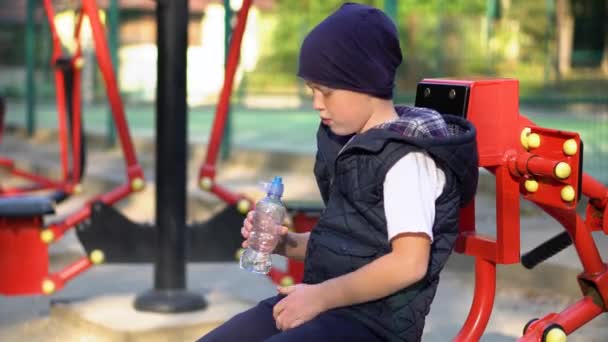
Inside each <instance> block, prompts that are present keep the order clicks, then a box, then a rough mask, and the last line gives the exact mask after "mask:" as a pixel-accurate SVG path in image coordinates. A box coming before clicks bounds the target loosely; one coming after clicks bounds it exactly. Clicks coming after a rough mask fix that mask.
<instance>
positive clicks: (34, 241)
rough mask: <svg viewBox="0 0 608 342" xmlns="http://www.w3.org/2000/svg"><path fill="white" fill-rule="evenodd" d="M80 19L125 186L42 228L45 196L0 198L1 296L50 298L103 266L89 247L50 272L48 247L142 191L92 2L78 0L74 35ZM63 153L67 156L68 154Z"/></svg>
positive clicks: (49, 209) (100, 254)
mask: <svg viewBox="0 0 608 342" xmlns="http://www.w3.org/2000/svg"><path fill="white" fill-rule="evenodd" d="M44 8H45V12H46V15H47V17H48V19H49V23H50V25H51V34H52V36H53V40H54V42H56V43H57V41H56V40H58V39H59V38H58V36H57V32H56V30H55V29H54V24H53V18H54V16H55V14H54V11H53V7H52V4H51V0H44ZM84 15H86V16H87V17H88V18H89V21H90V25H91V30H92V33H93V40H94V43H95V53H96V57H97V62H98V65H99V68H100V71H101V74H102V76H103V79H104V81H105V85H106V91H107V96H108V101H109V103H110V108H111V110H112V115H113V119H114V123H115V125H116V128H117V131H118V136H119V138H120V143H121V147H122V151H123V154H124V158H125V164H126V178H127V181H126V183H125V184H122V185H120V186H118V187H116V188H114V189H112V190H111V191H109V192H107V193H104V194H102V195H99V196H96V197H94V198H92V199H90V200H89V201H88V202H87V204H85V205H84V207H82V208H80V209H79V210H78V211H76V212H75V213H72V214H70V215H68V216H67V217H66V218H64V219H62V220H60V221H58V222H54V223H52V224H49V225H47V226H44V224H43V217H44V216H45V215H50V214H53V213H54V206H53V205H54V203H53V202H52V201H51V199H50V198H48V197H38V196H25V195H22V196H14V197H5V198H0V271H1V272H2V273H3V274H7V275H10V276H7V277H0V294H4V295H30V294H40V293H44V294H51V293H53V292H55V291H57V290H60V289H61V288H62V287H63V286H64V285H65V283H66V282H67V281H69V280H70V279H72V278H74V277H76V276H77V275H78V274H80V273H82V272H84V271H85V270H87V269H88V268H90V267H91V266H92V265H94V264H97V263H100V262H103V261H104V259H105V251H104V250H103V249H94V250H90V251H88V253H87V254H88V255H87V256H85V257H82V258H81V259H80V260H78V261H76V262H74V263H72V264H70V265H68V266H67V267H65V268H64V269H62V270H60V271H58V272H55V273H52V274H49V271H48V263H49V260H48V259H49V257H48V244H50V243H52V242H55V241H57V240H58V239H60V238H61V237H62V236H63V234H64V233H65V232H66V231H67V230H68V229H70V228H72V227H74V226H76V225H80V224H85V223H86V222H88V221H89V220H90V217H91V215H92V212H93V210H92V208H93V206H96V207H97V206H100V205H112V204H114V203H115V202H117V201H119V200H121V199H123V198H125V197H127V196H129V195H130V194H131V193H133V192H135V191H140V190H142V189H143V187H144V177H143V172H142V169H141V167H140V166H139V164H138V162H137V159H136V157H135V151H134V149H133V145H132V141H131V137H130V134H129V128H128V126H127V122H126V118H125V113H124V109H123V104H122V101H121V99H120V94H119V92H118V87H117V85H116V79H115V77H114V71H113V67H112V62H111V59H110V53H109V49H108V45H107V41H106V37H105V33H104V29H103V25H102V24H101V21H100V19H99V11H98V8H97V5H96V2H95V0H83V1H82V8H81V11H80V14H79V17H78V18H79V19H78V24H77V29H76V33H75V34H76V37H78V36H79V32H80V29H81V23H82V18H83V16H84ZM56 43H55V44H54V46H55V49H54V52H53V60H54V61H58V60H59V59H60V53H61V50H60V49H59V48H58V45H57V44H56ZM79 51H80V49H78V50H77V53H76V55H75V57H74V58H72V59H70V60H69V62H68V63H69V64H70V65H73V66H77V65H78V64H79V63H80V62H78V61H79V60H80V59H79V58H80V57H79V56H80V52H79ZM76 69H77V68H76ZM77 74H79V73H78V72H76V73H75V77H74V88H77V87H79V85H80V81H79V79H80V78H79V76H76V75H77ZM55 76H56V78H55V79H56V80H57V88H58V89H63V84H62V82H63V74H62V73H61V71H60V70H56V72H55ZM78 94H79V93H78V92H77V91H75V92H74V95H75V96H74V97H75V98H74V99H73V100H74V104H77V103H79V102H80V100H79V98H78V99H76V97H78V96H79V95H78ZM57 103H58V107H59V109H60V112H62V110H63V113H65V97H64V96H63V95H62V94H61V91H58V96H57ZM73 109H74V122H73V127H80V124H81V123H80V109H79V107H78V105H74V107H73ZM60 120H61V115H60ZM65 128H66V124H65V122H63V123H60V130H61V129H63V130H64V132H63V133H61V134H62V136H65V135H66V132H65ZM72 139H73V141H72V142H73V145H74V151H75V152H74V153H75V154H74V156H73V157H74V158H76V159H75V160H78V159H77V158H78V156H79V155H80V146H81V144H80V136H79V135H77V134H76V135H74V136H73V137H72ZM62 148H63V149H65V148H66V147H65V146H63V147H62ZM64 152H65V151H64ZM62 155H64V156H67V153H64V154H62ZM63 165H64V172H65V170H66V169H65V165H66V164H65V163H64V164H63ZM73 167H74V173H73V175H72V176H78V177H76V178H74V179H79V175H80V169H79V163H75V164H74V166H73ZM64 176H65V175H64Z"/></svg>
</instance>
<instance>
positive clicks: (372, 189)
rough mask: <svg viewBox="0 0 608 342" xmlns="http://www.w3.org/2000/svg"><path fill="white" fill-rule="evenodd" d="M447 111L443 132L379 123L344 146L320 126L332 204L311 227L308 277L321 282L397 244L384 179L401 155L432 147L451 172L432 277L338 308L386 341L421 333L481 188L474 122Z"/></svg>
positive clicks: (325, 192)
mask: <svg viewBox="0 0 608 342" xmlns="http://www.w3.org/2000/svg"><path fill="white" fill-rule="evenodd" d="M437 115H439V114H437ZM444 119H445V121H446V123H447V125H448V129H449V132H450V134H449V136H447V137H443V138H432V139H424V138H422V139H421V138H412V137H408V136H403V135H401V134H399V133H397V132H394V131H391V130H388V129H383V128H373V129H370V130H368V131H366V132H365V133H362V134H358V135H356V136H354V138H353V139H352V140H351V141H350V142H348V144H346V146H344V145H345V143H346V141H347V139H348V138H345V137H339V136H336V135H334V134H333V133H331V131H330V130H329V129H328V128H327V127H326V126H324V125H321V126H320V128H319V131H318V134H317V143H318V151H317V160H316V163H315V176H316V178H317V182H318V185H319V188H320V191H321V194H322V197H323V199H324V201H325V204H326V209H325V211H324V212H323V214H322V215H321V217H320V219H319V221H318V223H317V225H316V226H315V227H314V229H313V230H312V232H311V234H310V239H309V241H308V247H307V251H306V259H305V271H304V283H308V284H316V283H320V282H323V281H325V280H327V279H330V278H335V277H338V276H341V275H343V274H346V273H349V272H352V271H354V270H356V269H358V268H360V267H362V266H363V265H365V264H368V263H370V262H371V261H373V260H374V259H377V258H379V257H381V256H383V255H385V254H387V253H389V252H390V251H391V246H390V242H389V241H388V238H387V228H386V217H385V214H384V201H383V182H384V178H385V175H386V173H387V172H388V170H389V169H390V168H391V167H392V166H393V165H394V164H395V163H396V162H397V161H398V160H399V159H401V158H402V157H403V156H405V155H406V154H407V153H409V152H411V151H420V150H423V151H426V152H427V153H429V155H430V156H432V158H433V159H434V160H435V162H436V164H437V165H438V167H440V168H441V169H442V170H443V171H444V173H445V175H446V185H445V187H444V191H443V193H442V194H441V195H440V197H439V198H438V199H437V200H436V203H435V205H436V213H435V222H434V225H433V234H434V241H433V244H432V246H431V258H430V263H429V267H428V272H427V275H426V277H425V278H424V279H423V280H421V281H419V282H418V283H416V284H413V285H411V286H410V287H408V288H405V289H402V290H400V291H398V292H396V293H394V294H392V295H390V296H387V297H384V298H382V299H379V300H375V301H372V302H367V303H363V304H358V305H354V306H350V307H345V308H340V309H338V310H340V311H343V312H344V313H346V314H348V315H350V316H352V317H355V318H356V319H358V320H360V321H362V322H363V323H364V324H366V325H367V326H368V327H369V328H371V329H372V330H373V331H375V332H376V333H377V334H378V335H379V336H381V337H383V338H384V339H385V340H387V341H419V340H420V338H421V336H422V331H423V328H424V320H425V316H426V315H427V314H428V312H429V310H430V304H431V301H432V300H433V297H434V295H435V291H436V289H437V284H438V282H439V272H440V271H441V269H442V268H443V266H444V265H445V263H446V261H447V258H448V256H449V255H450V253H451V251H452V248H453V246H454V242H455V240H456V235H457V232H458V212H459V208H460V207H462V206H464V204H466V203H467V202H468V201H470V200H471V199H472V198H473V196H474V194H475V191H476V187H477V176H478V168H477V158H478V157H477V146H476V142H475V129H474V127H473V126H472V125H471V124H470V123H469V122H468V121H466V120H464V119H462V118H459V117H454V116H445V117H444ZM343 147H344V149H343V150H341V149H342V148H343ZM404 191H407V189H404ZM395 271H398V270H395ZM402 271H403V272H407V270H406V269H404V270H402Z"/></svg>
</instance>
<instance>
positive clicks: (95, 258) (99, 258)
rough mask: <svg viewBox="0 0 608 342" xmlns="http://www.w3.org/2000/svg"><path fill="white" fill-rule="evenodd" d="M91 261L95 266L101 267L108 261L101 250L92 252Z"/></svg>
mask: <svg viewBox="0 0 608 342" xmlns="http://www.w3.org/2000/svg"><path fill="white" fill-rule="evenodd" d="M89 260H91V262H92V263H93V264H95V265H99V264H101V263H103V262H104V261H105V260H106V256H105V254H104V253H103V252H102V251H101V250H99V249H96V250H94V251H92V252H91V255H89Z"/></svg>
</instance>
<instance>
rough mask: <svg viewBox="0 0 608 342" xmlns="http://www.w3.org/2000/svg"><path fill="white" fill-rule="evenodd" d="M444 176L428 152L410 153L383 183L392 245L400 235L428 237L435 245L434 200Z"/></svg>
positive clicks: (394, 166)
mask: <svg viewBox="0 0 608 342" xmlns="http://www.w3.org/2000/svg"><path fill="white" fill-rule="evenodd" d="M444 185H445V174H444V173H443V171H442V170H441V169H440V168H438V167H437V166H436V164H435V161H434V160H433V159H432V158H431V157H430V156H429V155H428V154H426V153H425V152H410V153H408V154H406V155H405V156H404V157H403V158H401V159H400V160H399V161H397V163H395V165H393V166H392V167H391V169H390V170H389V171H388V172H387V174H386V177H385V179H384V213H385V215H386V223H387V231H388V239H389V241H390V240H391V239H392V238H394V237H395V236H397V235H398V234H401V233H425V234H427V235H428V236H429V238H430V239H431V241H433V223H434V222H435V200H436V199H437V198H438V197H439V196H440V195H441V193H442V192H443V187H444Z"/></svg>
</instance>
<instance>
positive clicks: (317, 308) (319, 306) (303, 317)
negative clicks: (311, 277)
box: [272, 284, 325, 331]
mask: <svg viewBox="0 0 608 342" xmlns="http://www.w3.org/2000/svg"><path fill="white" fill-rule="evenodd" d="M278 290H279V293H281V294H284V295H287V297H285V298H283V299H281V300H280V301H279V302H278V303H277V304H275V306H274V308H273V309H272V315H273V316H274V320H275V321H276V324H277V329H279V330H283V331H285V330H287V329H291V328H295V327H297V326H299V325H301V324H304V323H306V322H308V321H310V320H311V319H313V318H315V317H316V316H317V315H319V314H320V313H322V312H324V311H325V305H324V301H323V293H322V291H321V290H320V287H319V286H318V285H308V284H298V285H293V286H287V287H278Z"/></svg>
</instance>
